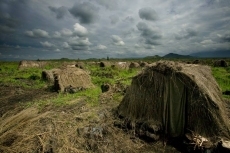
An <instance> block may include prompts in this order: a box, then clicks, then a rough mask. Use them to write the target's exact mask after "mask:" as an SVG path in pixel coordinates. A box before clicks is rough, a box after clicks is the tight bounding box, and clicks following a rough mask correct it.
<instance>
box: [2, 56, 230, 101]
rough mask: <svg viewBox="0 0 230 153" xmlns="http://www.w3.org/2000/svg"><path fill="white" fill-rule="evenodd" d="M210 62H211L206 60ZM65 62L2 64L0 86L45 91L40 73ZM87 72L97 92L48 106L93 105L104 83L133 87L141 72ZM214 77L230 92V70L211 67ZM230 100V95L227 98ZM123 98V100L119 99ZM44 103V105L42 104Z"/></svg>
mask: <svg viewBox="0 0 230 153" xmlns="http://www.w3.org/2000/svg"><path fill="white" fill-rule="evenodd" d="M206 61H208V62H206V63H210V60H206ZM62 63H63V61H60V62H58V61H52V62H49V64H47V65H46V66H45V67H44V68H27V69H22V70H19V69H18V62H0V85H7V86H19V87H23V88H27V89H42V88H44V87H47V82H46V81H44V80H42V78H41V72H42V70H43V69H52V68H56V67H58V66H60V65H61V64H62ZM86 70H87V71H89V72H90V75H91V79H92V82H93V84H94V85H95V86H96V87H95V88H94V89H88V90H85V91H82V92H79V93H78V94H59V96H58V97H56V99H52V100H48V103H50V102H53V103H55V104H58V105H59V104H63V101H68V100H71V99H74V98H77V97H81V96H85V97H87V101H88V102H90V103H94V104H95V103H97V101H98V95H99V94H100V86H101V85H102V84H103V83H109V84H112V85H113V84H115V83H116V82H118V81H119V82H120V83H122V84H124V85H130V83H131V78H132V77H133V76H135V75H136V74H137V73H138V72H139V71H141V69H140V68H138V69H129V70H127V69H117V68H111V67H105V68H101V67H99V66H96V65H86ZM212 72H213V76H214V77H215V79H216V81H217V82H218V84H219V86H220V88H221V89H222V91H223V92H224V91H230V67H226V68H223V67H212ZM224 97H225V98H228V99H230V96H226V95H225V96H224ZM119 99H120V98H119ZM40 103H44V102H40Z"/></svg>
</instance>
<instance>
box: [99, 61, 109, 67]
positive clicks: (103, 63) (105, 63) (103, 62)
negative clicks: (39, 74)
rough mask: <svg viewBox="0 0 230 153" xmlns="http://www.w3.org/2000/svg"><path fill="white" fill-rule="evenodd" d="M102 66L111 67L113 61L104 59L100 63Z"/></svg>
mask: <svg viewBox="0 0 230 153" xmlns="http://www.w3.org/2000/svg"><path fill="white" fill-rule="evenodd" d="M99 66H100V67H111V63H110V62H106V61H102V62H100V64H99Z"/></svg>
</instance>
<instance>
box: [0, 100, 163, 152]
mask: <svg viewBox="0 0 230 153" xmlns="http://www.w3.org/2000/svg"><path fill="white" fill-rule="evenodd" d="M113 104H114V103H113ZM110 107H111V106H109V107H108V104H106V105H104V106H103V108H102V107H101V106H98V107H93V108H92V107H90V106H88V105H87V104H86V103H85V102H84V101H82V100H81V99H78V100H74V101H72V102H70V105H68V106H65V107H62V108H53V109H51V108H50V107H49V109H48V110H46V109H43V110H40V111H39V110H38V109H37V108H27V109H24V110H22V111H20V112H14V113H10V114H11V115H7V114H6V115H4V116H3V117H2V118H0V127H1V128H0V152H4V153H18V152H21V153H32V152H37V153H44V152H46V153H53V152H55V153H70V152H74V153H83V152H99V153H100V152H101V153H102V152H133V153H135V152H141V151H144V150H146V152H149V151H150V150H153V148H155V147H159V146H154V147H153V146H152V147H150V145H148V144H145V143H143V142H142V141H141V140H135V142H134V141H133V140H132V139H130V134H128V133H124V132H123V131H122V130H121V129H118V128H115V127H114V126H113V122H114V120H113V115H112V112H111V111H108V110H110V109H111V108H110ZM113 107H114V106H113ZM109 108H110V109H109ZM100 129H102V130H103V132H102V133H100V135H99V136H98V135H97V132H98V130H100ZM147 147H148V149H146V148H147ZM155 149H156V150H157V148H155Z"/></svg>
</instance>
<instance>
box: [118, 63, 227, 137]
mask: <svg viewBox="0 0 230 153" xmlns="http://www.w3.org/2000/svg"><path fill="white" fill-rule="evenodd" d="M225 110H226V107H225V102H224V101H223V99H222V97H221V91H220V88H219V87H218V84H217V83H216V81H215V79H214V77H213V76H212V74H211V69H210V67H208V66H202V65H193V64H182V63H176V62H170V61H159V62H157V63H154V64H152V65H150V66H149V67H148V68H146V70H145V71H144V72H143V73H141V74H139V75H137V76H136V77H134V78H133V80H132V84H131V86H130V87H129V88H128V90H127V92H126V95H125V97H124V98H123V100H122V102H121V104H120V105H119V107H118V113H119V115H120V116H123V117H125V118H126V119H128V120H130V121H131V122H134V123H135V122H142V123H144V122H152V124H153V125H154V124H155V125H159V123H160V124H161V125H160V126H161V128H162V132H163V134H166V135H169V136H173V137H174V136H181V135H183V134H184V132H185V130H186V129H190V130H193V131H195V132H196V133H198V134H200V135H202V136H206V137H212V136H216V135H217V136H225V137H230V133H229V129H230V126H229V121H228V117H227V115H226V111H225Z"/></svg>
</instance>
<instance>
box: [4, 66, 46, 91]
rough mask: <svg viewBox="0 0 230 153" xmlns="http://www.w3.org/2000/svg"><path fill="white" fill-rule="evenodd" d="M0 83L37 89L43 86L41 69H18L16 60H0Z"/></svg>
mask: <svg viewBox="0 0 230 153" xmlns="http://www.w3.org/2000/svg"><path fill="white" fill-rule="evenodd" d="M0 69H1V70H0V84H3V85H10V86H20V87H24V88H29V89H30V88H31V89H32V88H33V89H39V88H42V87H44V86H45V82H44V81H43V80H42V79H41V72H42V69H39V68H28V69H24V70H18V62H0Z"/></svg>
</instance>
